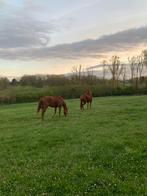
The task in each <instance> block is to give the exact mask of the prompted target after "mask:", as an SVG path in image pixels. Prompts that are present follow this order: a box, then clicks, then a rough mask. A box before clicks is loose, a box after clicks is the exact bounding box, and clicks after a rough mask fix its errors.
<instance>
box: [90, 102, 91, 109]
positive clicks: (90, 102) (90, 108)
mask: <svg viewBox="0 0 147 196" xmlns="http://www.w3.org/2000/svg"><path fill="white" fill-rule="evenodd" d="M90 109H91V101H90Z"/></svg>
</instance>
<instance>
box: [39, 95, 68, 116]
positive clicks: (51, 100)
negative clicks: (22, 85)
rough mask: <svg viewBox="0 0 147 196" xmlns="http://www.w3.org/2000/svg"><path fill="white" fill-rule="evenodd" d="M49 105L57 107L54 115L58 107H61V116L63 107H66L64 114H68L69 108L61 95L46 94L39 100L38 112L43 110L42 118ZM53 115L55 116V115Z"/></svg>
mask: <svg viewBox="0 0 147 196" xmlns="http://www.w3.org/2000/svg"><path fill="white" fill-rule="evenodd" d="M48 106H50V107H53V108H55V112H54V115H55V114H56V111H57V108H59V116H60V114H61V109H62V107H63V109H64V116H65V117H66V116H67V113H68V108H67V106H66V103H65V101H64V99H63V97H61V96H45V97H42V98H41V99H40V100H39V103H38V109H37V112H39V111H40V110H41V116H42V120H43V119H44V113H45V111H46V109H47V108H48ZM54 115H53V116H54Z"/></svg>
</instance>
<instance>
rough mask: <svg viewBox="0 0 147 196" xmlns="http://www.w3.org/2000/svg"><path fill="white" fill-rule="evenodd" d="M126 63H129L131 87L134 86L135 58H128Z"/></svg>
mask: <svg viewBox="0 0 147 196" xmlns="http://www.w3.org/2000/svg"><path fill="white" fill-rule="evenodd" d="M128 62H129V67H130V72H131V81H132V85H133V84H134V77H135V66H136V57H135V56H133V57H131V58H130V57H129V58H128Z"/></svg>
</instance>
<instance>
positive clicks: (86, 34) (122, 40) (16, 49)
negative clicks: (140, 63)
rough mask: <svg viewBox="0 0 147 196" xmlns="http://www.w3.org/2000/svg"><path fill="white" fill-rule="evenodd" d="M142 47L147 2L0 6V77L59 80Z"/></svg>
mask: <svg viewBox="0 0 147 196" xmlns="http://www.w3.org/2000/svg"><path fill="white" fill-rule="evenodd" d="M146 45H147V0H54V1H53V0H0V76H21V75H23V74H62V73H68V72H70V71H71V69H72V67H73V66H75V65H79V64H82V65H83V67H88V66H93V65H96V64H98V63H100V62H101V61H102V60H103V59H109V58H110V57H111V56H112V55H114V54H116V55H119V56H120V57H121V60H122V61H125V60H126V59H127V57H128V56H132V55H137V54H139V53H140V52H141V50H142V49H145V48H146Z"/></svg>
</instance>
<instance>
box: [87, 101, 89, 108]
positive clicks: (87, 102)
mask: <svg viewBox="0 0 147 196" xmlns="http://www.w3.org/2000/svg"><path fill="white" fill-rule="evenodd" d="M88 108H89V102H87V110H88Z"/></svg>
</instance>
